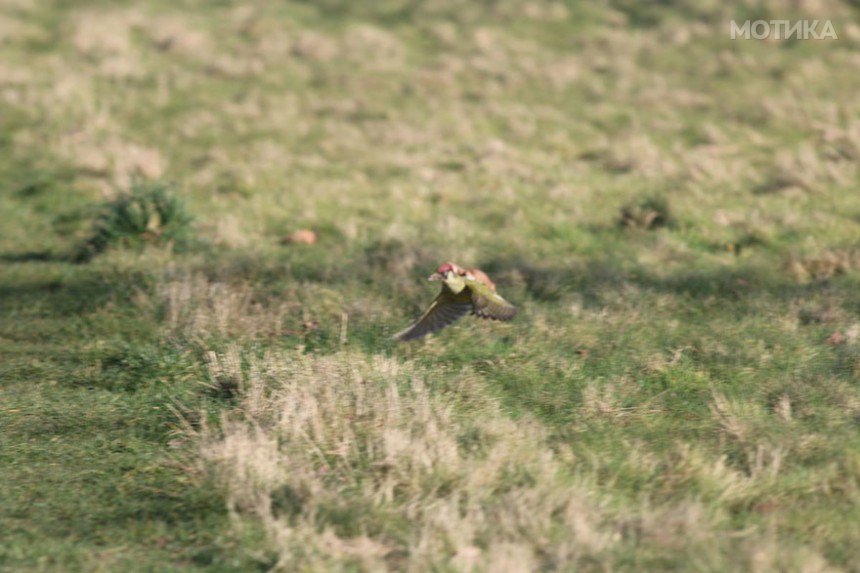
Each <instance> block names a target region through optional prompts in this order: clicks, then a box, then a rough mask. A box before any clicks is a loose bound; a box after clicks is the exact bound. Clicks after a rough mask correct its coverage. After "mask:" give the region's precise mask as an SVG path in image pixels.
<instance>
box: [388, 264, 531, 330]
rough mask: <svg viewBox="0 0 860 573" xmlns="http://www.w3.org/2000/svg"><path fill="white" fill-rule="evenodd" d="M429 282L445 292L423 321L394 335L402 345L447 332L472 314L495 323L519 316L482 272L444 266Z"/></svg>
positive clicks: (438, 297)
mask: <svg viewBox="0 0 860 573" xmlns="http://www.w3.org/2000/svg"><path fill="white" fill-rule="evenodd" d="M427 280H431V281H442V292H440V293H439V296H437V297H436V299H435V300H434V301H433V303H432V304H431V305H430V308H428V309H427V310H426V311H425V312H424V314H423V315H421V318H419V319H418V320H416V321H415V323H414V324H413V325H412V326H410V327H409V328H407V329H406V330H404V331H402V332H399V333H397V334H395V335H394V339H395V340H397V341H399V342H405V341H407V340H413V339H415V338H421V337H422V336H424V335H426V334H430V333H431V332H435V331H437V330H439V329H442V328H445V327H446V326H448V325H449V324H451V323H453V322H455V321H456V320H458V319H459V318H460V317H462V316H463V315H464V314H466V313H469V312H471V313H472V314H474V315H477V316H479V317H481V318H491V319H494V320H511V319H512V318H514V317H515V316H516V315H517V308H516V307H515V306H514V305H512V304H511V303H509V302H508V301H506V300H505V299H503V298H502V297H500V296H499V295H498V294H496V285H495V284H494V283H493V281H491V280H490V277H488V276H487V275H486V274H485V273H484V271H482V270H480V269H462V268H460V267H458V266H457V265H455V264H454V263H445V264H444V265H442V266H440V267H439V268H438V269H437V270H436V272H435V273H433V274H432V275H430V276H429V277H428V279H427Z"/></svg>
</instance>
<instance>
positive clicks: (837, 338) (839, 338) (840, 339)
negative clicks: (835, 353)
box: [825, 330, 847, 346]
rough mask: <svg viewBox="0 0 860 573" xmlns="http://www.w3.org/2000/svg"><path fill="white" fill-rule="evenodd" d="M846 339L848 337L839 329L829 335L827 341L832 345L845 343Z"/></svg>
mask: <svg viewBox="0 0 860 573" xmlns="http://www.w3.org/2000/svg"><path fill="white" fill-rule="evenodd" d="M846 340H847V337H846V336H845V335H844V334H842V333H841V332H839V331H838V330H837V331H836V332H834V333H833V334H831V335H830V336H828V337H827V340H825V342H826V343H827V344H829V345H830V346H839V345H840V344H845V341H846Z"/></svg>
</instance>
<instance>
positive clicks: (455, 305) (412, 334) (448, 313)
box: [394, 288, 472, 342]
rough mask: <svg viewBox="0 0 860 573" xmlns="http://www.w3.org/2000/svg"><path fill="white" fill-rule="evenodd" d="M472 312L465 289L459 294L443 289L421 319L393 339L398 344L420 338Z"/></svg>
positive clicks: (470, 299)
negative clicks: (398, 342)
mask: <svg viewBox="0 0 860 573" xmlns="http://www.w3.org/2000/svg"><path fill="white" fill-rule="evenodd" d="M471 310H472V297H471V295H470V294H469V292H468V291H467V290H466V289H463V291H462V292H461V293H460V294H454V293H452V292H451V291H449V290H447V289H445V288H443V289H442V292H441V293H439V296H437V297H436V298H435V299H434V300H433V302H432V303H431V304H430V307H429V308H428V309H427V310H426V311H424V314H422V315H421V318H419V319H418V320H416V321H415V323H413V324H412V326H410V327H409V328H407V329H406V330H403V331H401V332H398V333H397V334H395V335H394V339H395V340H397V341H400V342H405V341H407V340H413V339H415V338H421V337H422V336H424V335H427V334H430V333H431V332H435V331H437V330H440V329H442V328H445V327H446V326H448V325H449V324H451V323H453V322H456V321H457V320H458V319H459V318H461V317H462V316H463V315H464V314H466V313H468V312H469V311H471Z"/></svg>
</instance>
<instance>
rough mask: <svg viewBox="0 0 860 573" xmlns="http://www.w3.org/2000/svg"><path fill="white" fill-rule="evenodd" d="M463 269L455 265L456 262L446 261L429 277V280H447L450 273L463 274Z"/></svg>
mask: <svg viewBox="0 0 860 573" xmlns="http://www.w3.org/2000/svg"><path fill="white" fill-rule="evenodd" d="M462 271H463V269H461V268H460V267H458V266H457V265H455V264H454V263H445V264H443V265H440V266H439V268H438V269H436V272H435V273H433V274H432V275H430V276H429V277H427V280H428V281H444V280H447V279H448V277H449V276H450V275H452V274H453V275H459V274H462Z"/></svg>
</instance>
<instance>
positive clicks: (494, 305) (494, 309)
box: [466, 279, 517, 320]
mask: <svg viewBox="0 0 860 573" xmlns="http://www.w3.org/2000/svg"><path fill="white" fill-rule="evenodd" d="M466 287H467V288H468V290H469V291H470V292H471V295H472V305H473V306H474V313H475V314H476V315H478V316H480V317H481V318H492V319H494V320H511V319H512V318H514V317H515V316H516V315H517V307H515V306H514V305H512V304H511V303H509V302H508V301H506V300H505V299H503V298H502V297H501V296H499V295H498V294H496V293H495V291H494V289H492V288H491V287H490V286H489V285H486V284H484V283H482V282H481V281H477V280H471V279H466Z"/></svg>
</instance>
